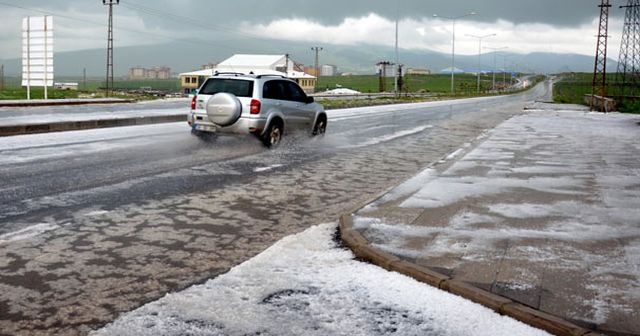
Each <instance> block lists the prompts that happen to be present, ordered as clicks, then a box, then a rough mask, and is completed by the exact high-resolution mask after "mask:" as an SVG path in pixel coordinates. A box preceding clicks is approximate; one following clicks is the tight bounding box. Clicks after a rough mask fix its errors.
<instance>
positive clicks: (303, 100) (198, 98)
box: [188, 73, 327, 147]
mask: <svg viewBox="0 0 640 336" xmlns="http://www.w3.org/2000/svg"><path fill="white" fill-rule="evenodd" d="M188 123H189V125H190V126H191V129H192V132H193V133H195V134H198V135H199V134H206V133H224V134H240V135H243V134H244V135H246V134H254V135H256V136H257V137H258V138H259V139H260V140H261V141H262V142H263V143H264V145H265V146H267V147H272V146H275V145H277V144H278V143H280V140H282V136H283V134H285V132H286V133H290V132H291V131H303V132H308V133H309V134H311V135H322V134H324V133H325V131H326V129H327V114H326V113H325V111H324V108H323V107H322V105H320V104H318V103H316V102H314V99H313V97H309V96H307V95H306V94H305V92H304V91H303V90H302V89H301V88H300V86H298V84H297V83H296V82H295V81H293V80H291V79H288V78H285V77H282V76H276V75H253V74H242V73H217V74H215V75H213V76H211V77H209V78H208V79H207V80H206V81H205V82H204V83H203V84H202V86H201V87H200V89H198V91H197V93H196V95H195V96H194V97H193V99H192V100H191V113H189V116H188Z"/></svg>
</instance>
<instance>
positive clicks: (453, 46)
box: [433, 12, 476, 94]
mask: <svg viewBox="0 0 640 336" xmlns="http://www.w3.org/2000/svg"><path fill="white" fill-rule="evenodd" d="M470 15H476V13H475V12H469V13H467V14H464V15H460V16H454V17H449V16H442V15H438V14H433V17H435V18H443V19H447V20H451V22H452V29H451V35H452V38H451V94H454V93H455V88H454V84H453V83H454V78H453V73H454V69H455V66H456V21H457V20H458V19H461V18H463V17H467V16H470Z"/></svg>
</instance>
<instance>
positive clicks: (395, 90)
mask: <svg viewBox="0 0 640 336" xmlns="http://www.w3.org/2000/svg"><path fill="white" fill-rule="evenodd" d="M399 19H400V8H399V7H396V60H395V61H396V64H398V70H397V71H396V75H395V77H394V89H393V92H395V94H396V96H398V93H399V90H398V89H399V87H400V85H399V83H398V82H399V80H400V71H401V68H400V60H399V59H398V21H399Z"/></svg>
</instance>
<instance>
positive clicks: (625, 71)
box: [617, 0, 640, 99]
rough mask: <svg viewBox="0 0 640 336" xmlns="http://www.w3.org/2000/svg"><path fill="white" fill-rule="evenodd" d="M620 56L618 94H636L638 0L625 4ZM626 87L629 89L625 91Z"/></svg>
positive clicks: (639, 46)
mask: <svg viewBox="0 0 640 336" xmlns="http://www.w3.org/2000/svg"><path fill="white" fill-rule="evenodd" d="M620 8H626V11H625V19H624V28H623V30H622V42H621V44H620V57H619V58H618V76H617V77H618V78H617V82H618V83H617V84H618V85H619V86H620V92H619V94H620V96H621V98H622V99H626V97H627V96H638V94H639V93H640V92H639V91H640V0H628V3H627V5H626V6H620ZM626 89H631V91H629V92H625V91H626Z"/></svg>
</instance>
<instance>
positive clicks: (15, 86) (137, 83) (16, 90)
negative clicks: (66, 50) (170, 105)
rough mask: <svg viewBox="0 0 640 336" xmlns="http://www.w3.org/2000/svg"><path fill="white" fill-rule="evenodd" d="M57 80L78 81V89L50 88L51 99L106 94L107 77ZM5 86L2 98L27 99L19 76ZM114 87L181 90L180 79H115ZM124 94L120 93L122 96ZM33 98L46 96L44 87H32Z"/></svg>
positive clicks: (56, 80)
mask: <svg viewBox="0 0 640 336" xmlns="http://www.w3.org/2000/svg"><path fill="white" fill-rule="evenodd" d="M55 82H61V83H67V82H74V83H78V91H73V90H56V89H54V88H51V87H50V88H49V89H48V90H47V94H48V97H49V98H51V99H60V98H78V96H79V95H87V94H94V95H95V97H102V96H104V91H103V90H104V88H105V79H104V78H87V80H86V81H84V80H83V79H82V78H78V77H57V78H56V79H55ZM3 84H4V87H3V88H2V89H0V99H26V98H27V89H26V88H24V87H22V86H20V84H21V83H20V79H19V78H17V77H5V78H4V83H3ZM113 84H114V88H115V90H116V91H130V90H138V89H140V88H147V89H150V90H158V91H163V92H167V93H173V92H180V81H179V80H178V79H175V78H174V79H152V80H114V83H113ZM121 95H122V94H119V96H121ZM31 98H32V99H42V98H44V89H43V88H42V87H32V88H31Z"/></svg>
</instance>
